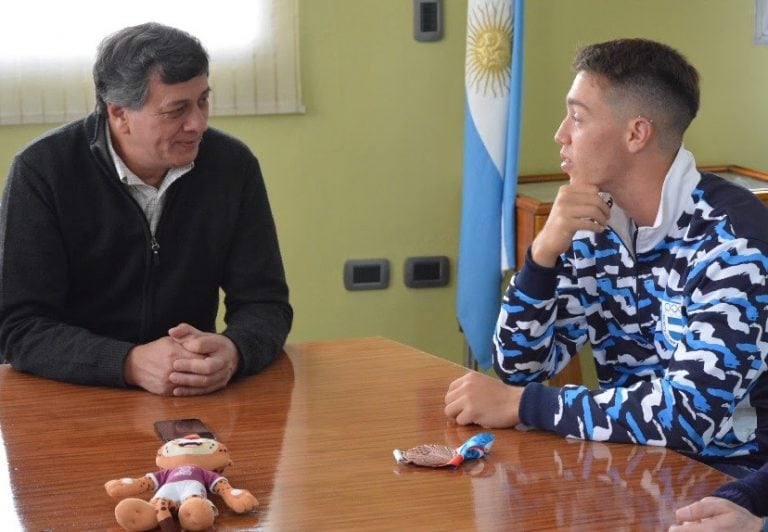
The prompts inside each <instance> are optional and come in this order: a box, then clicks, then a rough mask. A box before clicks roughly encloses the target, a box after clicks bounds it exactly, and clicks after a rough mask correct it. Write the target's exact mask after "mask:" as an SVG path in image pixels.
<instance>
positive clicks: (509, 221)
mask: <svg viewBox="0 0 768 532" xmlns="http://www.w3.org/2000/svg"><path fill="white" fill-rule="evenodd" d="M524 10H525V1H524V0H517V1H516V2H515V15H514V32H513V33H512V65H511V68H510V83H509V118H508V120H507V158H506V161H505V168H504V190H503V202H502V210H501V213H502V214H501V220H502V228H504V229H505V231H504V232H503V233H502V244H503V246H504V248H503V251H504V252H505V254H506V258H507V260H506V263H504V262H502V269H508V268H514V266H515V260H516V253H515V198H516V197H517V168H518V160H519V153H520V128H521V122H522V115H523V37H524V33H523V17H524Z"/></svg>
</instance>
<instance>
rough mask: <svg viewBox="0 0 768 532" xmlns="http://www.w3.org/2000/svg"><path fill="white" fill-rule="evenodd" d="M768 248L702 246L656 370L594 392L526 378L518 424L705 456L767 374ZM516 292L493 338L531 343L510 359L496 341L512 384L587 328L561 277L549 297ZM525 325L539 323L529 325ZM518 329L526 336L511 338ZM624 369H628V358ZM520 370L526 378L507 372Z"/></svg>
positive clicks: (735, 243)
mask: <svg viewBox="0 0 768 532" xmlns="http://www.w3.org/2000/svg"><path fill="white" fill-rule="evenodd" d="M765 251H766V250H765V245H763V244H761V243H755V242H750V241H748V240H745V239H738V238H734V239H732V240H730V241H728V242H727V243H722V244H721V245H719V246H717V247H715V248H713V249H710V250H708V251H704V250H702V252H701V253H700V254H699V255H698V256H697V257H696V259H695V260H694V261H693V262H692V263H691V264H690V265H689V269H688V271H687V278H686V280H684V281H683V282H684V295H683V306H684V311H683V324H682V331H681V336H680V340H679V341H678V343H677V345H676V346H675V348H674V349H673V350H672V351H671V355H669V359H668V360H661V359H659V360H658V362H657V364H656V366H655V367H653V368H644V370H645V371H648V376H647V377H646V378H639V379H632V381H631V382H632V383H631V384H625V383H622V382H614V383H610V385H609V386H605V387H604V389H602V390H597V391H595V390H589V389H587V388H586V387H584V386H570V385H569V386H565V387H563V388H554V387H548V386H545V385H543V384H539V383H536V382H533V383H531V384H528V385H527V386H526V389H525V391H524V393H523V396H522V399H521V404H520V416H521V420H522V422H523V423H525V424H528V425H531V426H535V427H538V428H541V429H545V430H553V431H556V432H557V433H559V434H561V435H564V436H572V437H577V438H582V439H590V440H600V441H615V442H627V443H630V442H631V443H641V444H647V445H658V446H666V447H671V448H674V449H678V450H684V451H690V452H694V453H698V454H701V455H702V456H707V455H709V454H708V453H709V451H708V450H705V448H706V447H707V446H708V445H709V444H710V443H711V442H712V441H713V440H714V439H715V438H722V437H723V435H724V434H726V433H728V432H729V431H732V430H734V423H735V421H734V419H735V418H736V417H737V416H736V415H734V411H735V410H736V408H737V407H742V406H745V405H746V406H749V405H748V397H747V396H748V393H749V391H750V389H751V388H752V387H753V386H754V385H755V382H756V380H757V379H758V377H760V376H761V374H762V373H763V372H764V371H765V363H766V353H768V336H767V334H766V325H767V323H768V307H767V306H766V302H768V288H767V287H766V275H767V274H768V269H767V265H768V261H767V260H766V255H765ZM561 281H562V276H561ZM518 292H519V291H518V290H517V289H513V295H514V297H513V298H510V300H509V302H508V303H507V304H508V305H510V306H511V308H512V309H514V310H515V311H516V312H515V313H514V314H512V313H509V312H508V313H507V315H506V316H505V318H504V320H503V322H500V325H499V329H500V332H499V333H497V334H498V336H499V338H500V339H499V340H498V342H499V344H500V346H503V348H504V349H507V350H509V349H514V346H515V345H523V344H521V343H520V341H521V340H523V341H524V342H525V344H524V345H526V346H528V345H530V346H532V347H524V348H522V349H519V350H520V351H521V352H522V353H523V355H521V356H520V357H517V359H516V358H508V357H507V353H506V352H504V351H501V348H500V351H499V352H500V353H501V355H497V364H499V361H498V359H501V363H500V365H501V366H502V368H501V369H502V370H503V371H502V376H503V377H504V378H505V379H506V380H507V382H510V383H511V382H515V381H517V382H520V383H524V382H528V381H533V380H540V377H539V376H536V378H533V373H534V371H532V370H531V369H529V368H533V369H534V370H535V369H536V368H537V367H538V366H536V364H540V362H538V361H539V360H546V357H545V354H547V353H550V352H551V351H557V350H558V349H561V350H562V348H561V347H560V346H562V345H568V342H569V341H571V340H573V339H575V340H574V341H573V349H575V348H576V347H577V346H580V340H581V339H582V337H583V335H585V334H586V331H584V325H583V321H581V320H580V318H579V314H578V312H575V311H572V309H577V308H579V307H580V304H579V303H578V300H577V298H576V296H575V295H574V294H573V293H572V291H571V287H570V286H567V283H566V285H565V286H564V287H563V291H561V290H560V287H558V288H557V291H556V295H555V297H554V298H550V299H549V300H542V301H539V300H538V299H535V298H533V299H531V300H530V301H525V298H526V296H524V295H523V294H522V293H518ZM538 308H549V309H550V313H551V314H552V315H551V316H550V317H548V319H547V320H546V321H544V320H543V319H542V320H541V321H540V322H541V324H542V325H539V321H535V322H531V321H530V320H529V315H530V313H532V312H534V311H535V310H537V309H538ZM555 308H557V311H555ZM603 319H604V318H603ZM531 323H535V324H536V329H535V330H533V327H532V325H531ZM516 334H523V337H522V338H519V339H518V340H517V341H514V342H513V338H516V337H515V335H516ZM657 334H658V332H657ZM570 352H572V350H571V351H570ZM630 355H631V354H630ZM622 356H623V355H622V354H621V353H619V354H617V356H614V357H612V362H613V363H616V365H617V366H623V365H622V362H621V357H622ZM550 365H551V364H550ZM625 369H626V371H627V372H631V371H632V370H633V368H632V367H630V366H629V365H626V367H625ZM517 372H520V373H522V374H523V375H524V377H522V378H521V377H514V375H515V373H517ZM729 445H732V446H733V448H734V449H735V448H737V447H738V446H739V445H742V451H747V452H748V451H749V450H750V449H751V450H756V446H757V444H756V443H749V444H745V443H744V441H732V442H729ZM750 446H751V447H750ZM702 451H703V452H702ZM712 452H713V453H717V452H719V451H717V450H714V451H712ZM709 456H711V457H714V458H716V457H717V456H718V455H717V454H711V455H709Z"/></svg>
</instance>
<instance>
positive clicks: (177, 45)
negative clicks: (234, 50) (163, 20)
mask: <svg viewBox="0 0 768 532" xmlns="http://www.w3.org/2000/svg"><path fill="white" fill-rule="evenodd" d="M155 73H157V74H159V75H160V80H161V81H162V82H163V83H167V84H174V83H183V82H185V81H189V80H190V79H192V78H194V77H197V76H199V75H201V74H206V75H207V74H208V53H207V52H206V51H205V49H204V48H203V46H202V45H201V44H200V41H199V40H198V39H197V38H195V37H193V36H192V35H190V34H189V33H187V32H185V31H182V30H179V29H176V28H172V27H170V26H165V25H163V24H158V23H156V22H148V23H145V24H140V25H138V26H130V27H127V28H123V29H122V30H119V31H117V32H115V33H113V34H111V35H109V36H108V37H106V38H105V39H104V40H103V41H102V42H101V44H100V45H99V48H98V51H97V54H96V61H95V63H94V65H93V82H94V84H95V87H96V106H97V108H98V110H99V111H101V112H106V107H107V103H108V102H109V103H115V104H118V105H121V106H123V107H127V108H129V109H139V108H140V107H141V106H142V105H144V102H146V99H147V94H148V92H149V79H150V77H151V76H152V75H153V74H155Z"/></svg>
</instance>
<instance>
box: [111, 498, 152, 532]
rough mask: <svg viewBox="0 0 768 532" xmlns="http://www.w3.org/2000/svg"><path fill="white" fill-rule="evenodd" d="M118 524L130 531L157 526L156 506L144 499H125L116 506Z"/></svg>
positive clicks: (150, 528)
mask: <svg viewBox="0 0 768 532" xmlns="http://www.w3.org/2000/svg"><path fill="white" fill-rule="evenodd" d="M115 519H116V520H117V524H119V525H120V526H121V527H123V528H124V529H126V530H129V531H141V530H154V529H155V528H157V511H156V510H155V507H154V506H153V505H151V504H150V503H148V502H147V501H144V500H142V499H133V498H131V499H123V500H122V501H120V502H119V503H117V506H115Z"/></svg>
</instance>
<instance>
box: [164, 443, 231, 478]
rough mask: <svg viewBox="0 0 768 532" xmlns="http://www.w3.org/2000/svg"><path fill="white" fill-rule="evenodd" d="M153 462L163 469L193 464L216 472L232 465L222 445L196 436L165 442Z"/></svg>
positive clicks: (227, 451) (227, 452)
mask: <svg viewBox="0 0 768 532" xmlns="http://www.w3.org/2000/svg"><path fill="white" fill-rule="evenodd" d="M155 461H156V463H157V465H158V467H162V468H164V469H169V468H172V467H177V466H180V465H187V464H193V465H196V466H199V467H202V468H203V469H209V470H212V471H218V472H221V471H222V470H224V468H225V467H227V466H228V465H230V464H231V463H232V461H231V460H230V458H229V450H228V449H227V448H226V446H225V445H224V444H222V443H220V442H218V441H216V440H213V439H210V438H201V437H199V436H198V435H197V434H190V435H189V436H185V437H184V438H177V439H175V440H171V441H169V442H166V443H165V444H164V445H163V446H162V447H160V449H159V450H158V451H157V459H156V460H155Z"/></svg>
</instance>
